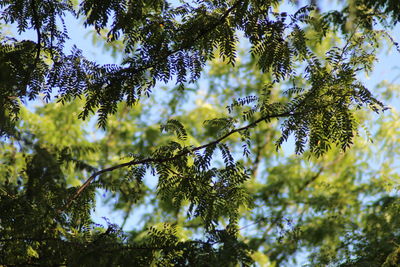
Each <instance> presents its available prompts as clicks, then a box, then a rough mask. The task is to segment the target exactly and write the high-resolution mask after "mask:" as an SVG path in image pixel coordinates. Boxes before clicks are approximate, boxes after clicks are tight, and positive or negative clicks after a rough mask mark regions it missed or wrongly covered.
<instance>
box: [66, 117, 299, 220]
mask: <svg viewBox="0 0 400 267" xmlns="http://www.w3.org/2000/svg"><path fill="white" fill-rule="evenodd" d="M289 115H292V116H293V115H299V114H298V113H293V112H290V111H287V112H283V113H279V114H273V115H266V116H263V117H261V118H259V119H257V120H255V121H254V122H252V123H249V124H248V125H246V126H243V127H240V128H236V129H234V130H232V131H230V132H228V133H226V134H225V135H223V136H222V137H220V138H218V139H216V140H214V141H212V142H209V143H207V144H204V145H201V146H197V147H194V148H192V149H188V150H184V151H181V152H180V153H178V154H176V155H174V156H172V157H167V158H146V159H141V160H131V161H128V162H125V163H121V164H118V165H115V166H112V167H109V168H105V169H102V170H99V171H97V172H94V173H93V174H92V175H91V176H90V177H89V178H88V179H87V180H86V181H85V182H84V183H83V184H82V185H81V186H80V187H79V188H78V189H77V190H76V192H75V194H74V195H73V196H72V197H70V198H69V200H68V201H67V204H66V205H65V206H64V208H63V209H61V210H59V212H62V211H63V210H65V209H68V208H69V207H70V206H71V204H72V203H73V202H74V201H75V200H76V199H77V198H78V197H79V196H80V195H81V194H82V192H83V191H84V190H85V189H86V188H87V187H88V186H89V185H90V184H91V182H92V181H93V180H94V179H95V178H96V177H97V176H99V175H101V174H103V173H107V172H112V171H114V170H117V169H121V168H124V167H128V166H134V165H142V164H148V163H163V162H168V161H173V160H175V159H178V158H180V157H183V156H186V155H187V154H190V153H193V152H195V151H198V150H202V149H204V148H207V147H209V146H214V145H217V144H219V143H220V142H222V141H223V140H225V139H226V138H228V137H229V136H231V135H232V134H234V133H238V132H241V131H244V130H247V129H250V128H253V127H255V126H256V125H257V124H259V123H260V122H262V121H265V120H269V119H273V118H281V117H287V116H289Z"/></svg>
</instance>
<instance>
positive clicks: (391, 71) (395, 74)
mask: <svg viewBox="0 0 400 267" xmlns="http://www.w3.org/2000/svg"><path fill="white" fill-rule="evenodd" d="M66 24H67V25H66V26H67V29H68V32H69V34H70V36H71V40H69V41H68V42H67V45H66V48H67V50H69V49H70V48H71V47H72V45H73V44H76V45H77V47H78V48H80V49H82V50H83V53H84V55H85V56H86V57H87V58H88V59H91V60H95V61H97V62H98V63H100V64H107V63H117V62H116V61H118V59H115V58H113V57H112V56H111V54H110V53H109V52H105V51H104V50H103V48H102V47H100V46H94V45H93V43H92V38H91V35H90V33H89V32H88V31H87V30H85V29H84V28H83V26H82V24H81V23H80V22H79V21H77V20H75V19H73V18H72V17H71V16H69V17H68V18H67V20H66ZM391 35H392V36H394V37H395V38H399V39H398V40H396V41H397V42H400V25H397V27H396V28H395V29H393V30H392V32H391ZM19 38H21V39H32V40H36V36H35V35H34V32H33V31H30V32H27V33H24V34H23V35H22V36H20V37H19ZM378 58H379V62H378V63H377V64H376V65H375V69H374V71H373V73H371V74H370V75H369V76H364V77H360V78H361V79H362V81H363V82H364V83H365V84H366V85H367V87H368V88H370V89H373V90H372V91H374V92H375V94H376V95H378V96H379V94H380V93H381V89H378V88H376V85H377V84H379V83H381V82H382V81H384V80H386V81H388V82H396V83H400V53H399V52H398V51H396V50H394V49H391V50H388V49H383V50H382V51H381V52H380V53H379V55H378ZM200 87H201V85H200ZM374 88H375V89H374ZM154 91H156V89H155V90H154ZM390 105H392V106H393V107H394V108H395V109H397V110H398V109H400V101H399V100H396V101H394V102H392V103H390ZM284 149H285V150H286V151H288V153H289V154H290V153H292V151H293V144H292V142H288V143H286V144H285V146H284ZM98 198H99V200H100V199H101V194H99V197H98ZM101 203H102V202H101V201H98V206H97V208H96V210H95V212H94V213H93V215H94V219H95V221H96V222H98V223H101V224H105V221H104V220H103V219H102V217H103V216H105V217H107V218H108V219H109V220H110V222H111V223H116V224H119V225H120V224H121V222H122V213H121V212H111V210H110V209H109V208H108V207H106V206H104V205H102V204H101ZM137 223H138V222H137V220H135V218H134V216H132V218H131V219H130V221H129V222H128V224H127V227H126V229H127V230H129V229H130V228H131V227H132V226H133V225H136V224H137Z"/></svg>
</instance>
